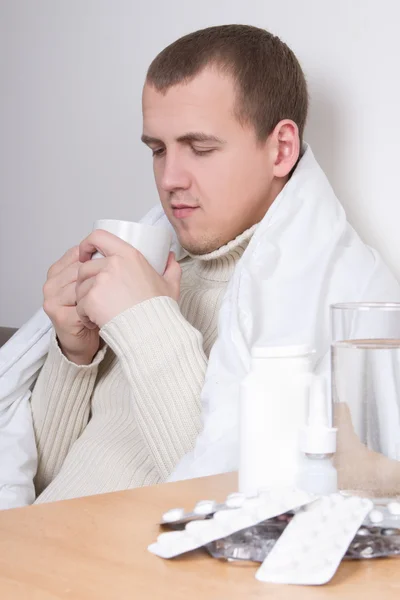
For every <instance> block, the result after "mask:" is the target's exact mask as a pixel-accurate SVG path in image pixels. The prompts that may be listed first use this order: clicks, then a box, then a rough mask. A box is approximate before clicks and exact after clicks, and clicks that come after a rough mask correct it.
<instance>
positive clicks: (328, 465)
mask: <svg viewBox="0 0 400 600" xmlns="http://www.w3.org/2000/svg"><path fill="white" fill-rule="evenodd" d="M331 414H332V411H331V407H330V401H329V399H328V395H327V393H326V386H325V380H324V378H323V377H321V376H317V375H314V377H313V380H312V384H311V386H310V398H309V403H308V416H307V424H306V425H305V427H303V429H302V431H301V433H300V449H301V451H302V452H303V453H304V460H303V464H302V469H301V471H300V473H299V478H298V482H297V483H298V487H300V488H301V489H303V490H304V491H306V492H311V493H313V494H321V495H327V494H333V493H334V492H337V471H336V468H335V467H334V465H333V461H332V458H333V455H334V453H335V452H336V434H337V429H336V428H334V427H331V420H332V417H331Z"/></svg>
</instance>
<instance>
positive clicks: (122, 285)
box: [76, 229, 181, 329]
mask: <svg viewBox="0 0 400 600" xmlns="http://www.w3.org/2000/svg"><path fill="white" fill-rule="evenodd" d="M96 251H99V252H100V253H101V254H102V255H103V256H104V258H96V259H95V260H90V259H91V257H92V254H93V253H94V252H96ZM79 259H80V262H81V263H83V264H82V265H81V266H80V268H79V273H78V279H77V284H76V298H77V307H76V309H77V313H78V315H79V317H80V319H81V321H82V323H84V324H85V326H86V327H88V328H90V329H92V328H93V329H97V328H101V327H103V325H105V324H106V323H108V322H109V321H111V319H113V318H114V317H116V316H117V315H119V314H120V313H122V312H124V311H125V310H127V309H128V308H131V307H133V306H135V305H136V304H139V303H140V302H144V301H145V300H149V299H150V298H155V297H157V296H169V297H171V298H173V299H174V300H178V299H179V292H180V281H181V268H180V266H179V264H178V263H177V261H176V260H175V256H174V254H173V253H172V252H171V253H170V255H169V258H168V263H167V267H166V269H165V273H164V275H163V276H160V275H159V274H158V273H157V272H156V271H155V270H154V269H153V267H152V266H151V265H150V264H149V263H148V262H147V260H146V259H145V258H144V256H143V255H142V254H141V253H140V252H139V251H138V250H136V249H135V248H133V247H132V246H131V245H130V244H128V243H126V242H124V241H123V240H121V239H120V238H118V237H117V236H115V235H113V234H112V233H109V232H108V231H104V230H101V229H97V230H95V231H93V232H92V233H91V234H90V235H89V236H88V237H87V238H86V239H85V240H83V242H81V244H80V246H79Z"/></svg>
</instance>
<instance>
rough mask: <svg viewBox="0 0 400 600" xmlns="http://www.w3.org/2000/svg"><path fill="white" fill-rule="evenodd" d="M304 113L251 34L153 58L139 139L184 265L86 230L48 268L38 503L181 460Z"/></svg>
mask: <svg viewBox="0 0 400 600" xmlns="http://www.w3.org/2000/svg"><path fill="white" fill-rule="evenodd" d="M307 106H308V98H307V87H306V82H305V78H304V75H303V73H302V70H301V67H300V65H299V63H298V61H297V59H296V57H295V56H294V54H293V53H292V52H291V50H290V49H289V48H288V47H287V46H286V45H285V44H284V43H282V42H281V41H280V40H279V39H278V38H277V37H275V36H273V35H271V34H270V33H268V32H266V31H264V30H261V29H258V28H255V27H250V26H243V25H227V26H221V27H212V28H209V29H205V30H202V31H198V32H195V33H193V34H190V35H188V36H185V37H184V38H181V39H180V40H178V41H176V42H175V43H173V44H172V45H171V46H169V47H168V48H166V49H165V50H164V51H163V52H161V53H160V54H159V55H158V56H157V57H156V59H155V60H154V61H153V63H152V64H151V66H150V68H149V71H148V74H147V78H146V82H145V85H144V90H143V136H142V140H143V142H144V143H145V144H147V145H148V146H149V148H150V149H151V150H152V154H153V165H154V176H155V180H156V184H157V189H158V193H159V196H160V200H161V204H162V207H163V209H164V211H165V214H166V216H167V218H168V220H169V221H170V223H171V225H172V227H173V228H174V230H175V232H176V236H177V238H178V240H179V243H180V245H181V246H182V248H183V249H185V250H186V252H187V255H186V257H185V258H184V259H183V260H181V261H180V262H179V263H178V262H177V261H176V259H175V257H174V255H173V254H171V255H170V258H169V261H168V265H167V268H166V271H165V273H164V275H163V276H159V275H158V274H157V273H156V272H155V271H154V269H152V267H151V266H150V265H149V264H148V263H147V261H146V260H145V259H144V257H143V256H142V255H141V254H140V253H139V252H137V251H136V250H135V249H133V248H132V247H130V246H129V245H128V244H126V243H124V242H123V241H121V240H120V239H118V238H116V237H115V236H113V235H112V234H110V233H108V232H105V231H95V232H93V233H92V234H91V235H90V236H89V237H87V238H86V239H85V240H84V241H83V242H82V243H81V244H80V246H79V247H76V248H72V249H70V250H69V251H68V252H67V253H66V254H65V255H64V256H63V257H62V258H61V259H60V260H59V261H57V262H56V263H55V264H54V265H53V266H52V267H51V268H50V270H49V273H48V279H47V282H46V284H45V286H44V310H45V312H46V313H47V315H48V316H49V317H50V319H51V321H52V323H53V326H54V332H55V333H54V336H53V339H52V342H51V345H50V350H49V353H48V357H47V360H46V362H45V364H44V366H43V368H42V369H41V372H40V375H39V378H38V380H37V382H36V385H35V388H34V391H33V394H32V401H31V405H32V413H33V421H34V428H35V435H36V442H37V448H38V458H39V462H38V471H37V476H36V491H37V494H38V500H37V501H38V502H45V501H53V500H59V499H64V498H70V497H75V496H81V495H87V494H95V493H101V492H107V491H114V490H119V489H126V488H131V487H136V486H142V485H149V484H155V483H158V482H162V481H165V480H166V479H167V478H168V476H169V475H170V474H171V473H172V471H173V470H174V468H175V466H176V465H177V464H178V462H179V461H180V459H181V458H182V457H184V455H186V454H187V453H189V452H190V451H191V450H192V449H193V447H194V445H195V442H196V438H197V437H198V435H199V433H200V431H201V429H202V420H201V403H200V396H201V391H202V388H203V385H204V381H205V377H206V372H207V364H208V358H209V355H210V351H211V348H212V347H213V345H214V342H215V341H216V339H217V337H218V327H217V319H218V315H219V312H220V308H221V303H222V300H223V298H224V296H225V294H226V290H227V286H228V282H229V281H230V280H231V278H232V275H233V274H234V272H235V269H236V266H237V265H238V262H239V261H240V259H241V257H242V255H243V254H244V253H245V251H246V249H247V247H248V245H249V244H250V243H251V240H252V237H253V235H254V232H255V230H256V227H257V224H259V223H260V222H261V221H262V220H263V219H264V217H265V215H266V213H267V211H268V210H269V208H270V207H271V205H272V204H273V203H274V201H275V199H276V198H277V197H278V195H280V193H281V191H282V190H283V189H284V188H285V186H286V185H287V184H288V181H289V180H290V178H291V176H292V173H293V172H296V165H297V164H298V161H299V158H300V156H301V148H302V136H303V131H304V126H305V122H306V117H307ZM97 250H98V251H100V252H101V253H102V254H103V256H104V257H105V258H103V259H98V260H96V261H90V257H91V255H92V254H93V253H94V252H95V251H97ZM293 275H294V273H293ZM316 285H318V284H316ZM221 368H222V367H221Z"/></svg>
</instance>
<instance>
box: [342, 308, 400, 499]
mask: <svg viewBox="0 0 400 600" xmlns="http://www.w3.org/2000/svg"><path fill="white" fill-rule="evenodd" d="M331 323H332V398H333V417H334V424H335V427H337V428H338V440H337V452H336V456H335V463H336V468H337V471H338V484H339V488H340V489H341V490H352V491H355V492H357V493H363V495H368V496H371V497H376V496H380V497H382V496H397V495H400V303H348V304H334V305H332V306H331Z"/></svg>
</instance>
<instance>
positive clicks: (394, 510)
mask: <svg viewBox="0 0 400 600" xmlns="http://www.w3.org/2000/svg"><path fill="white" fill-rule="evenodd" d="M388 511H389V512H390V514H391V515H393V516H395V517H399V516H400V502H389V504H388Z"/></svg>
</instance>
